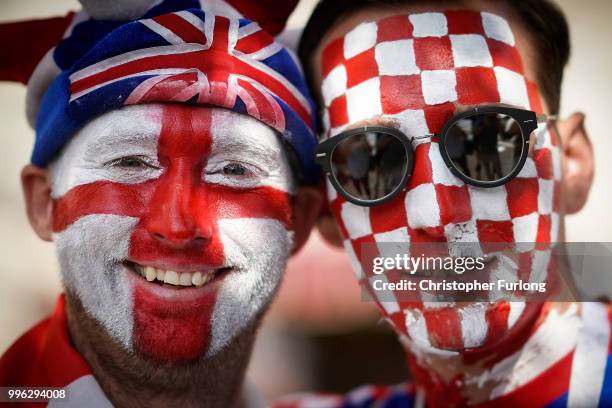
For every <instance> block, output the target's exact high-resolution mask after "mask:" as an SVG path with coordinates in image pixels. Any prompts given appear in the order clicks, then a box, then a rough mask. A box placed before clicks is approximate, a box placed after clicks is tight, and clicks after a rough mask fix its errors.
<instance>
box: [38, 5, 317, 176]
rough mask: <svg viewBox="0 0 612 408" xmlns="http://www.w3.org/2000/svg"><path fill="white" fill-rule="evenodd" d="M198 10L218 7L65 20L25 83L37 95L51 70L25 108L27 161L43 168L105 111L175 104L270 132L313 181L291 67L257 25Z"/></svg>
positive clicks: (311, 141) (297, 78) (299, 81)
mask: <svg viewBox="0 0 612 408" xmlns="http://www.w3.org/2000/svg"><path fill="white" fill-rule="evenodd" d="M207 3H208V4H211V3H221V2H220V1H218V0H217V1H210V2H202V3H200V1H197V0H188V1H185V0H183V1H172V0H165V1H163V2H160V3H159V2H158V4H157V5H156V6H154V7H152V8H150V9H149V10H148V11H147V12H146V13H144V14H143V15H142V17H140V18H137V19H131V20H122V21H117V20H102V19H98V18H91V17H89V15H87V14H86V13H84V12H81V13H77V14H76V15H74V17H72V21H71V24H70V27H69V28H68V30H67V31H66V33H65V34H64V39H63V40H62V41H61V42H59V44H58V45H57V46H56V47H55V49H54V50H52V52H49V53H47V55H46V56H45V58H43V60H42V61H41V63H39V64H38V67H37V68H36V69H35V70H34V74H33V75H32V78H31V79H30V82H29V84H28V88H40V87H41V86H40V85H39V83H43V85H45V84H44V83H45V81H47V83H48V82H49V79H48V77H49V71H53V69H55V70H56V71H59V73H58V74H57V75H56V76H54V77H53V79H52V81H51V82H50V84H49V86H48V87H45V89H46V90H45V91H44V93H42V99H41V101H40V105H39V106H38V107H37V106H35V105H37V101H36V100H35V101H34V102H33V103H32V102H31V101H29V105H34V109H36V108H38V109H37V112H38V113H37V115H36V124H35V128H36V142H35V145H34V151H33V153H32V158H31V160H32V163H33V164H36V165H38V166H46V165H47V164H48V163H49V162H50V161H51V160H52V159H53V158H54V157H55V155H56V154H57V153H58V152H59V151H60V150H61V148H62V147H63V146H64V145H65V144H66V143H67V142H68V141H69V140H70V138H71V137H72V135H74V134H75V132H76V131H77V130H78V129H79V128H81V127H82V126H83V125H84V124H86V123H87V122H88V121H90V120H91V119H93V118H95V117H96V116H98V115H100V114H102V113H104V112H107V111H109V110H113V109H117V108H120V107H122V106H124V105H132V104H144V103H155V102H178V103H187V104H206V105H213V106H219V107H223V108H228V109H231V110H234V111H236V112H239V113H243V114H247V115H250V116H252V117H254V118H256V119H258V120H260V121H262V122H264V123H265V124H267V125H269V126H271V127H272V128H274V129H276V130H277V131H278V132H279V133H280V134H281V135H283V137H284V139H285V140H286V141H287V142H288V144H289V145H290V146H291V147H292V148H293V149H294V150H295V153H296V155H297V157H298V159H299V162H300V166H301V169H300V170H301V176H302V181H303V182H305V183H316V181H317V180H318V167H317V165H316V164H315V163H314V161H313V157H314V153H313V151H314V147H315V145H316V137H315V133H314V129H315V123H314V121H315V117H314V115H313V112H314V103H313V101H312V99H311V97H310V94H309V92H308V88H307V86H306V83H305V80H304V77H303V75H302V72H301V69H300V67H299V65H298V63H297V62H296V59H295V58H294V57H293V55H292V54H291V53H290V51H289V50H288V49H286V48H285V47H284V46H283V45H281V44H280V43H278V42H276V41H275V40H274V38H273V37H272V36H270V35H269V34H268V33H266V32H265V31H263V30H262V29H261V28H260V26H259V25H258V24H257V23H255V22H253V21H250V20H248V19H245V18H241V17H239V16H238V15H236V16H232V15H230V16H228V14H227V13H225V15H224V16H221V15H218V14H216V13H215V12H211V10H209V8H210V7H209V8H208V9H207V7H205V5H206V4H207ZM213 11H217V10H213ZM49 66H51V67H52V68H53V69H48V67H49ZM41 67H42V68H41ZM39 71H44V73H43V74H40V73H39ZM56 73H57V72H56ZM41 78H42V79H41ZM45 78H47V79H45ZM36 92H37V91H36V89H35V90H34V91H32V90H29V93H30V94H32V93H36ZM38 92H39V93H41V91H38ZM29 96H30V95H29ZM28 99H32V98H28ZM34 99H36V98H34ZM28 108H29V110H30V111H31V110H32V106H29V107H28Z"/></svg>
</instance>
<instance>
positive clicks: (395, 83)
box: [281, 7, 607, 406]
mask: <svg viewBox="0 0 612 408" xmlns="http://www.w3.org/2000/svg"><path fill="white" fill-rule="evenodd" d="M416 8H418V7H416ZM428 11H429V10H427V9H422V10H419V11H418V12H415V13H414V14H411V15H402V14H398V13H397V12H396V11H395V12H394V10H393V9H390V10H385V11H380V12H379V13H378V14H377V13H376V12H372V10H362V11H361V12H356V13H355V15H352V16H350V17H347V19H346V21H345V22H341V23H340V24H337V25H336V26H335V27H334V29H332V30H331V33H330V34H328V40H327V41H325V40H324V41H323V42H322V43H321V46H320V48H319V49H318V51H317V55H316V57H315V61H316V64H315V68H316V69H318V70H319V71H318V72H317V73H316V77H317V78H318V81H319V82H318V84H319V85H320V86H321V89H320V95H321V97H322V98H321V99H322V100H323V104H324V107H325V109H324V117H323V122H324V125H325V127H326V136H327V137H334V136H335V135H337V134H338V133H340V132H341V131H343V130H346V129H350V128H354V127H359V126H364V125H385V126H394V127H397V128H399V129H400V130H401V131H402V132H403V133H405V134H406V135H407V136H409V137H410V136H421V135H423V134H429V133H434V134H435V133H439V132H440V131H441V130H442V128H443V125H444V123H445V121H446V120H448V119H449V118H451V117H452V116H453V114H455V113H456V112H459V111H461V110H463V109H465V108H468V107H471V106H477V105H491V104H508V105H512V106H515V107H519V108H523V109H531V110H534V111H536V112H537V113H543V112H545V108H544V107H543V105H542V102H541V98H540V95H539V92H538V90H537V87H536V86H535V84H534V83H533V82H531V81H530V80H528V79H527V78H526V77H525V72H527V71H528V70H527V69H526V68H525V66H524V63H523V61H522V59H521V54H520V53H519V51H518V49H519V47H518V42H519V41H522V40H520V38H525V36H524V35H523V36H522V37H518V36H517V37H515V34H514V33H513V31H512V29H511V28H510V24H508V22H507V21H506V20H505V19H503V18H501V17H499V16H497V15H494V14H491V13H484V12H483V13H480V12H476V11H461V10H453V11H446V12H443V11H442V12H436V13H432V12H428ZM360 13H361V14H360ZM373 14H374V15H378V16H379V17H378V19H375V18H374V19H373V18H372V15H373ZM372 20H374V21H373V22H372ZM333 33H336V34H333ZM338 33H340V34H338ZM343 33H344V34H343ZM532 68H533V67H531V68H530V69H532ZM533 138H534V139H533V141H534V142H535V143H533V146H535V148H533V149H532V150H531V151H530V155H529V158H528V160H527V163H526V165H525V167H524V168H523V171H522V172H521V173H520V174H519V176H518V177H517V178H516V179H514V180H512V181H511V182H510V183H508V184H507V185H505V186H502V187H498V188H493V189H478V188H473V187H471V186H467V185H465V184H464V183H463V182H462V181H460V180H458V179H457V178H456V177H454V176H453V175H452V173H450V172H449V171H448V169H447V168H446V166H445V165H444V162H443V160H442V158H441V156H440V154H439V148H438V146H437V140H436V139H435V138H434V139H433V140H425V141H423V140H419V141H416V142H413V148H414V156H415V157H414V170H413V176H412V178H411V179H410V181H409V183H408V184H407V186H406V188H405V189H404V191H403V192H402V194H400V195H399V197H397V198H396V199H394V200H392V201H391V202H388V203H386V204H384V205H380V206H374V207H371V208H369V209H368V208H363V207H357V206H354V205H352V204H350V203H347V202H345V200H343V199H342V197H341V196H339V195H338V194H337V193H336V192H335V191H334V189H333V187H331V186H330V185H329V183H328V198H329V200H330V208H331V211H332V214H333V216H334V218H335V219H336V221H337V224H338V226H339V230H340V233H341V235H342V238H343V239H344V247H345V248H346V249H347V251H348V252H349V256H350V257H351V259H352V261H353V267H354V269H355V272H356V273H357V275H358V278H359V279H361V282H362V283H364V284H365V285H366V288H367V289H368V290H372V288H371V287H369V281H368V280H367V279H364V278H365V277H367V272H363V271H362V270H361V267H360V265H359V262H358V256H359V251H360V244H361V243H363V242H370V243H375V242H377V241H378V242H384V241H390V242H403V243H405V244H408V243H414V242H442V243H444V242H458V241H468V242H480V243H481V244H482V243H486V242H506V243H508V244H510V245H513V244H514V243H519V242H523V243H531V244H532V245H531V248H532V250H530V251H526V252H525V253H522V254H521V255H520V256H518V259H516V260H515V262H514V263H515V265H514V266H513V268H514V270H513V271H512V272H513V273H515V274H517V273H518V274H519V276H520V274H526V275H525V276H530V274H531V275H534V272H535V274H537V273H538V272H544V274H546V271H547V270H548V266H549V265H550V263H549V261H550V256H549V253H547V250H546V248H547V247H548V246H549V245H550V244H552V243H554V242H556V240H557V237H558V234H559V224H560V214H561V209H560V195H559V190H560V187H559V185H560V179H561V163H560V157H559V149H558V147H557V145H558V143H557V139H556V135H555V134H554V133H552V132H551V131H549V130H548V129H546V127H542V128H539V129H538V130H537V131H536V132H534V135H533ZM533 146H532V147H533ZM534 243H536V244H537V245H536V248H535V250H534V248H533V247H534V245H533V244H534ZM539 249H544V250H541V251H540V250H539ZM376 302H377V306H378V308H379V311H380V312H381V314H382V315H383V317H385V318H386V319H387V320H388V321H389V322H390V323H391V325H392V327H393V328H394V329H395V330H396V332H397V333H398V335H399V338H400V340H401V341H402V342H403V344H404V346H405V347H406V349H407V350H408V359H409V362H410V365H411V368H412V371H413V374H414V376H415V378H416V380H417V384H418V385H419V387H423V388H424V389H425V390H426V395H427V402H428V404H431V405H432V406H462V405H466V404H477V403H480V402H483V401H486V400H488V399H493V398H498V397H500V396H503V395H506V394H510V395H512V393H513V392H514V391H515V390H517V392H519V394H518V395H519V396H518V399H517V400H515V401H526V400H525V399H524V398H525V394H524V393H523V394H522V397H521V396H520V395H521V394H520V386H521V385H523V384H525V383H527V382H530V381H532V380H534V379H537V378H539V377H538V376H540V374H541V373H542V372H543V371H545V370H546V369H547V368H548V367H550V366H551V365H552V364H553V363H555V361H557V360H555V359H561V358H562V357H563V356H565V353H567V352H569V350H571V347H573V345H572V344H575V343H572V344H570V345H569V346H568V347H569V348H564V347H562V346H560V347H556V348H554V347H553V348H550V349H547V348H546V346H545V345H543V344H541V340H537V339H541V333H540V332H545V331H547V330H552V332H554V333H559V332H562V331H563V330H564V328H565V327H566V328H567V330H568V332H567V334H568V336H569V337H568V338H572V339H575V338H576V336H575V334H576V330H575V328H576V327H575V326H572V325H571V324H569V323H567V322H568V321H569V320H571V321H573V320H572V319H575V318H576V316H577V315H578V314H579V310H580V309H579V307H569V308H568V307H566V306H565V305H555V306H553V305H551V304H548V306H547V307H545V308H541V307H540V306H541V305H537V304H533V303H531V304H530V303H525V302H505V301H498V302H495V303H484V304H483V303H480V304H479V303H472V304H468V305H465V304H454V305H440V304H437V305H436V304H435V299H433V302H430V303H426V302H401V301H399V302H383V301H380V300H378V299H376ZM551 310H552V312H551ZM605 313H607V312H603V314H604V318H603V319H605ZM559 316H561V318H559ZM549 334H550V333H549ZM530 336H531V337H532V339H531V340H527V339H529V338H530ZM552 336H553V337H554V336H556V334H553V335H552ZM521 346H524V347H525V350H524V351H525V352H526V353H523V356H529V355H538V354H539V353H544V354H543V355H544V356H546V358H547V359H548V358H550V360H546V361H535V360H528V361H525V362H522V363H521V364H519V366H520V369H516V370H515V368H516V367H517V366H516V365H515V364H514V363H512V362H513V361H517V360H516V359H517V358H520V356H521V354H520V352H521V349H520V347H521ZM602 347H603V346H602ZM604 348H605V347H604ZM604 352H605V351H604ZM531 353H533V354H531ZM563 361H565V360H563ZM485 368H487V370H485ZM492 373H496V374H495V375H494V376H491V375H490V374H492ZM560 378H561V377H560ZM517 379H518V380H517ZM552 385H553V384H551V386H552ZM564 386H566V384H565V383H563V382H562V381H559V382H558V383H555V384H554V387H556V388H555V389H557V390H561V389H562V388H563V387H564ZM551 389H552V388H551ZM565 389H566V390H567V388H565ZM411 392H412V391H411ZM559 392H561V391H559ZM512 398H514V397H512ZM510 401H512V399H510ZM281 406H282V405H281Z"/></svg>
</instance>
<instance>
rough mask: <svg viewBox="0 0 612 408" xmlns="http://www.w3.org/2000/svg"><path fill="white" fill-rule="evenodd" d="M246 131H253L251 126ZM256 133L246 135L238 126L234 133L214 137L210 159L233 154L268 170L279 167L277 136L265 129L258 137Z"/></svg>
mask: <svg viewBox="0 0 612 408" xmlns="http://www.w3.org/2000/svg"><path fill="white" fill-rule="evenodd" d="M246 129H250V130H254V129H253V128H252V127H251V126H247V127H246ZM268 132H269V133H268ZM257 133H259V132H257ZM257 133H256V132H250V133H248V134H247V133H246V132H244V131H243V129H241V127H240V126H238V127H237V129H236V130H235V131H230V132H223V133H222V134H218V135H215V138H214V141H213V146H212V149H211V157H212V156H214V155H221V154H226V153H227V154H235V155H238V156H240V157H248V158H250V159H251V160H254V161H256V162H257V163H258V164H261V165H263V166H265V167H266V168H268V169H273V168H277V167H278V166H279V165H280V155H281V149H282V147H281V143H280V142H279V139H278V138H279V135H278V134H277V132H275V131H273V130H271V129H267V128H266V129H265V134H264V132H261V134H259V135H258V134H257Z"/></svg>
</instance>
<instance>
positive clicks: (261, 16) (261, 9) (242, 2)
mask: <svg viewBox="0 0 612 408" xmlns="http://www.w3.org/2000/svg"><path fill="white" fill-rule="evenodd" d="M226 2H227V3H229V4H231V6H232V7H234V8H235V9H236V10H238V11H239V12H240V13H242V14H243V15H244V16H245V17H246V18H248V19H249V20H253V21H257V23H259V25H260V27H261V28H263V29H264V30H265V31H267V32H268V34H271V35H277V34H279V33H280V32H281V31H283V28H285V23H286V22H287V19H288V18H289V16H290V15H291V13H292V12H293V10H294V9H295V6H297V3H298V0H286V1H277V0H258V1H253V0H226Z"/></svg>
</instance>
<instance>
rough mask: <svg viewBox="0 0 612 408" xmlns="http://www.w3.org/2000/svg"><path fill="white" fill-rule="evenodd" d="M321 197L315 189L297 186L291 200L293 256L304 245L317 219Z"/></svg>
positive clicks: (321, 201) (321, 202)
mask: <svg viewBox="0 0 612 408" xmlns="http://www.w3.org/2000/svg"><path fill="white" fill-rule="evenodd" d="M322 204H323V195H322V194H321V192H320V191H319V190H318V189H317V188H316V187H309V186H299V187H298V188H297V192H296V195H295V198H294V200H293V231H294V239H293V250H292V251H291V254H292V255H295V254H296V253H297V252H298V251H299V250H300V249H301V248H302V247H303V246H304V244H305V243H306V241H307V240H308V237H309V236H310V231H311V230H312V227H313V225H314V224H315V222H316V221H317V218H318V217H319V211H321V205H322Z"/></svg>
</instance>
